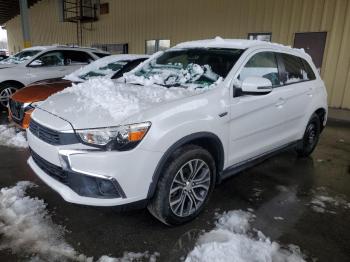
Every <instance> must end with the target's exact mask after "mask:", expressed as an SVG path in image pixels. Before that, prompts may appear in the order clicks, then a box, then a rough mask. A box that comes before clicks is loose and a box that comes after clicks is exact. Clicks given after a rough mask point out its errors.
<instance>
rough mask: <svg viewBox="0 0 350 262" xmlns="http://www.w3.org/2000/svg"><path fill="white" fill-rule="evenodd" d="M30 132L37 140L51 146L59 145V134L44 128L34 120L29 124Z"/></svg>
mask: <svg viewBox="0 0 350 262" xmlns="http://www.w3.org/2000/svg"><path fill="white" fill-rule="evenodd" d="M29 130H30V132H31V133H32V134H33V135H35V136H36V137H37V138H39V139H41V140H43V141H45V142H46V143H48V144H51V145H60V144H61V143H60V133H59V132H57V131H55V130H52V129H50V128H47V127H44V126H42V125H40V124H39V123H37V122H35V121H34V120H31V121H30V124H29Z"/></svg>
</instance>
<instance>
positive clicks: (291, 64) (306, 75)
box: [281, 54, 315, 84]
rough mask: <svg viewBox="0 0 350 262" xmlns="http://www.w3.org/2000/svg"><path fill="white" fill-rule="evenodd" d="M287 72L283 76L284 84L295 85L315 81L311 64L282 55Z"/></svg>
mask: <svg viewBox="0 0 350 262" xmlns="http://www.w3.org/2000/svg"><path fill="white" fill-rule="evenodd" d="M281 58H282V61H283V64H284V68H285V72H284V74H283V79H282V81H283V84H293V83H298V82H302V81H307V80H313V79H315V74H314V72H313V71H312V69H311V68H310V66H309V64H308V63H307V62H306V61H305V62H303V59H301V58H300V57H297V56H293V55H289V54H281Z"/></svg>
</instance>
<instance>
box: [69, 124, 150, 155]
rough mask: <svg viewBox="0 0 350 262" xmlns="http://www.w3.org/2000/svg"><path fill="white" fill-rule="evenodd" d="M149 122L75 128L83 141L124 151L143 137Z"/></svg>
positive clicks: (107, 148) (108, 148) (135, 144)
mask: <svg viewBox="0 0 350 262" xmlns="http://www.w3.org/2000/svg"><path fill="white" fill-rule="evenodd" d="M150 127H151V123H150V122H144V123H139V124H131V125H125V126H117V127H106V128H96V129H83V130H76V131H75V132H76V134H77V135H78V136H79V137H80V139H81V140H82V142H83V143H85V144H88V145H91V146H96V147H100V148H104V149H106V150H119V151H125V150H130V149H132V148H134V147H136V146H137V145H138V144H139V143H140V142H141V141H142V139H143V138H144V137H145V135H146V133H147V132H148V130H149V128H150Z"/></svg>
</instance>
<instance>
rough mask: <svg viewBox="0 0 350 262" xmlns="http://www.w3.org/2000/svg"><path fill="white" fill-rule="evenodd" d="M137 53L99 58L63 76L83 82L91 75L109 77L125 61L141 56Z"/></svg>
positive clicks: (73, 80)
mask: <svg viewBox="0 0 350 262" xmlns="http://www.w3.org/2000/svg"><path fill="white" fill-rule="evenodd" d="M143 57H145V56H139V55H111V56H106V57H103V58H100V59H98V60H96V61H94V62H92V63H91V64H89V65H87V66H85V67H82V68H80V69H78V70H76V71H74V72H73V73H71V74H69V75H67V76H65V77H64V79H66V80H70V81H72V82H83V81H85V80H87V79H90V78H92V77H99V76H101V77H109V78H111V77H112V76H113V75H114V74H115V73H116V72H118V71H119V70H120V69H122V68H123V67H124V65H126V64H127V61H131V60H135V59H138V58H143Z"/></svg>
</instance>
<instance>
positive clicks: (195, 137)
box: [147, 132, 225, 199]
mask: <svg viewBox="0 0 350 262" xmlns="http://www.w3.org/2000/svg"><path fill="white" fill-rule="evenodd" d="M188 144H192V145H198V146H200V147H203V148H204V149H206V150H208V151H209V153H210V154H211V155H212V157H213V158H214V160H215V165H216V181H218V178H219V174H220V173H221V172H222V170H223V167H224V160H225V153H224V146H223V144H222V142H221V140H220V138H219V137H218V136H217V135H215V134H213V133H210V132H198V133H194V134H191V135H188V136H185V137H183V138H181V139H180V140H178V141H177V142H175V143H174V144H173V145H172V146H170V147H169V148H168V149H167V151H166V152H165V153H164V155H163V156H162V158H161V159H160V161H159V162H158V164H157V167H156V170H155V171H154V173H153V176H152V182H151V185H150V187H149V189H148V194H147V199H150V198H152V196H153V195H154V193H155V190H156V187H157V184H158V181H159V178H160V176H161V172H162V170H163V168H164V166H165V164H166V162H167V161H168V160H169V158H170V157H171V155H172V154H173V152H175V150H177V149H179V148H180V147H182V146H184V145H188Z"/></svg>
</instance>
